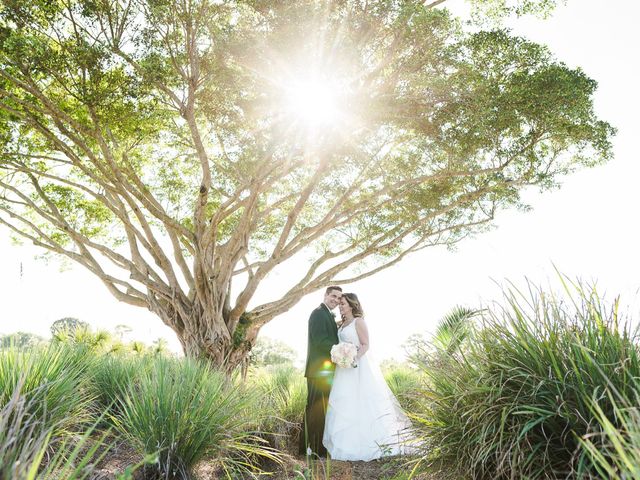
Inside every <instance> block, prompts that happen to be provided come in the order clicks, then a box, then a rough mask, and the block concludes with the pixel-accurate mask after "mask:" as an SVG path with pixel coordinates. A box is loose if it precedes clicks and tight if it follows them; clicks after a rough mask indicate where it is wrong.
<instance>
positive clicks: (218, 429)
mask: <svg viewBox="0 0 640 480" xmlns="http://www.w3.org/2000/svg"><path fill="white" fill-rule="evenodd" d="M253 401H254V400H253V398H252V396H251V395H249V394H248V392H246V391H245V390H243V389H242V388H241V387H240V386H238V385H237V384H235V383H234V382H232V381H230V380H228V379H227V378H226V377H225V376H224V374H222V373H219V372H216V371H214V370H212V369H211V368H209V367H208V366H206V365H205V364H203V363H201V362H197V361H193V360H189V359H184V360H181V361H174V360H171V359H167V358H161V357H158V358H156V359H155V360H154V362H153V363H152V364H151V365H150V367H149V368H148V369H145V370H143V371H141V372H140V378H139V381H138V382H137V383H136V385H135V388H133V387H131V386H130V387H129V388H128V390H127V394H126V395H125V397H124V398H123V399H122V400H121V405H120V408H121V413H120V414H119V415H118V416H117V417H116V418H115V422H116V424H117V427H118V429H119V431H120V432H121V433H122V434H123V435H124V436H125V437H127V438H128V439H129V440H130V442H131V444H132V445H133V446H134V447H135V448H136V449H137V450H138V451H139V452H140V453H142V454H145V455H148V454H153V453H156V452H157V454H158V462H157V463H156V464H155V465H153V466H151V467H149V466H147V467H146V468H147V472H148V473H149V474H151V475H157V476H159V477H162V478H185V479H186V478H191V476H192V469H193V467H194V466H195V465H196V463H197V462H198V461H199V460H201V459H203V458H204V457H205V456H212V457H214V458H215V459H216V460H217V462H218V463H219V465H220V466H221V468H223V469H224V470H226V471H227V472H230V471H233V470H236V469H243V468H251V467H252V461H251V458H252V455H265V456H272V457H273V454H272V452H270V451H269V450H268V449H265V448H263V447H260V446H259V445H257V444H256V442H255V438H256V437H255V436H254V435H252V433H251V431H250V429H249V426H250V425H251V424H252V415H255V411H254V410H252V408H251V406H252V403H253Z"/></svg>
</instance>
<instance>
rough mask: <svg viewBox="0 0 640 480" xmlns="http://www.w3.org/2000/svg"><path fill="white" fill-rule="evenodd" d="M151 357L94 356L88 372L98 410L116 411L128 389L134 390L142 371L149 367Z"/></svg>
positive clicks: (121, 354)
mask: <svg viewBox="0 0 640 480" xmlns="http://www.w3.org/2000/svg"><path fill="white" fill-rule="evenodd" d="M152 361H153V360H152V357H147V356H138V355H125V354H123V353H122V352H121V353H119V354H116V355H114V354H106V355H101V356H99V357H97V358H96V361H95V365H94V368H92V370H91V372H90V374H89V375H90V377H91V386H92V388H93V389H94V391H95V397H96V400H97V403H98V409H99V410H100V411H109V412H111V413H117V412H119V411H120V407H121V401H122V399H123V398H125V396H126V394H127V392H128V391H135V390H136V384H137V382H138V381H139V379H140V377H141V375H142V373H143V372H144V371H145V370H147V369H149V368H151V364H152Z"/></svg>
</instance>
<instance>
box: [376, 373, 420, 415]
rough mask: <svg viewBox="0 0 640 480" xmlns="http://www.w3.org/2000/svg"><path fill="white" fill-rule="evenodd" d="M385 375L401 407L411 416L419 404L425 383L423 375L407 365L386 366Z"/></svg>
mask: <svg viewBox="0 0 640 480" xmlns="http://www.w3.org/2000/svg"><path fill="white" fill-rule="evenodd" d="M383 373H384V378H385V380H386V382H387V385H389V388H390V389H391V391H392V392H393V394H394V395H395V397H396V398H397V399H398V402H399V403H400V406H401V407H402V408H403V410H404V411H405V412H408V413H409V414H411V412H413V410H414V408H415V406H416V404H417V403H418V402H419V398H420V397H419V392H420V391H421V390H422V386H423V382H424V376H423V375H422V373H421V372H420V371H419V370H417V369H415V368H413V367H411V366H409V365H407V364H395V365H389V366H386V367H385V368H384V369H383Z"/></svg>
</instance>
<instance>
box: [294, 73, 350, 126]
mask: <svg viewBox="0 0 640 480" xmlns="http://www.w3.org/2000/svg"><path fill="white" fill-rule="evenodd" d="M283 97H284V107H285V110H286V116H287V117H288V118H290V119H292V120H294V121H295V122H296V123H298V124H299V125H300V126H302V127H305V128H307V129H309V130H314V131H317V130H320V129H329V128H331V127H334V126H337V125H339V124H340V123H341V121H343V120H344V118H345V115H346V112H345V111H344V108H343V105H342V104H341V99H342V98H343V97H344V92H343V89H342V88H340V85H339V84H338V83H337V82H332V81H331V80H330V79H327V78H319V77H316V78H314V77H306V78H299V79H294V80H291V81H289V82H287V83H286V85H285V87H284V92H283Z"/></svg>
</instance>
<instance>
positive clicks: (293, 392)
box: [251, 365, 307, 450]
mask: <svg viewBox="0 0 640 480" xmlns="http://www.w3.org/2000/svg"><path fill="white" fill-rule="evenodd" d="M251 384H253V385H255V386H256V387H257V390H258V392H259V398H260V400H259V404H260V405H259V409H260V410H261V411H262V412H265V414H264V415H263V416H262V417H261V418H260V419H259V420H260V426H259V430H260V432H261V435H262V436H264V437H265V438H267V439H268V441H269V443H270V444H271V445H273V446H275V447H276V448H277V449H279V450H286V449H287V448H289V449H291V448H292V447H293V446H294V445H295V446H296V448H297V436H298V435H299V434H300V429H301V428H300V426H301V423H302V417H303V416H304V409H305V405H306V401H307V386H306V383H305V381H304V377H303V376H302V372H300V371H298V370H296V368H295V367H293V366H291V365H272V366H269V367H262V368H260V369H259V370H257V371H256V372H254V375H253V377H252V378H251ZM292 444H293V445H292Z"/></svg>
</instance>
